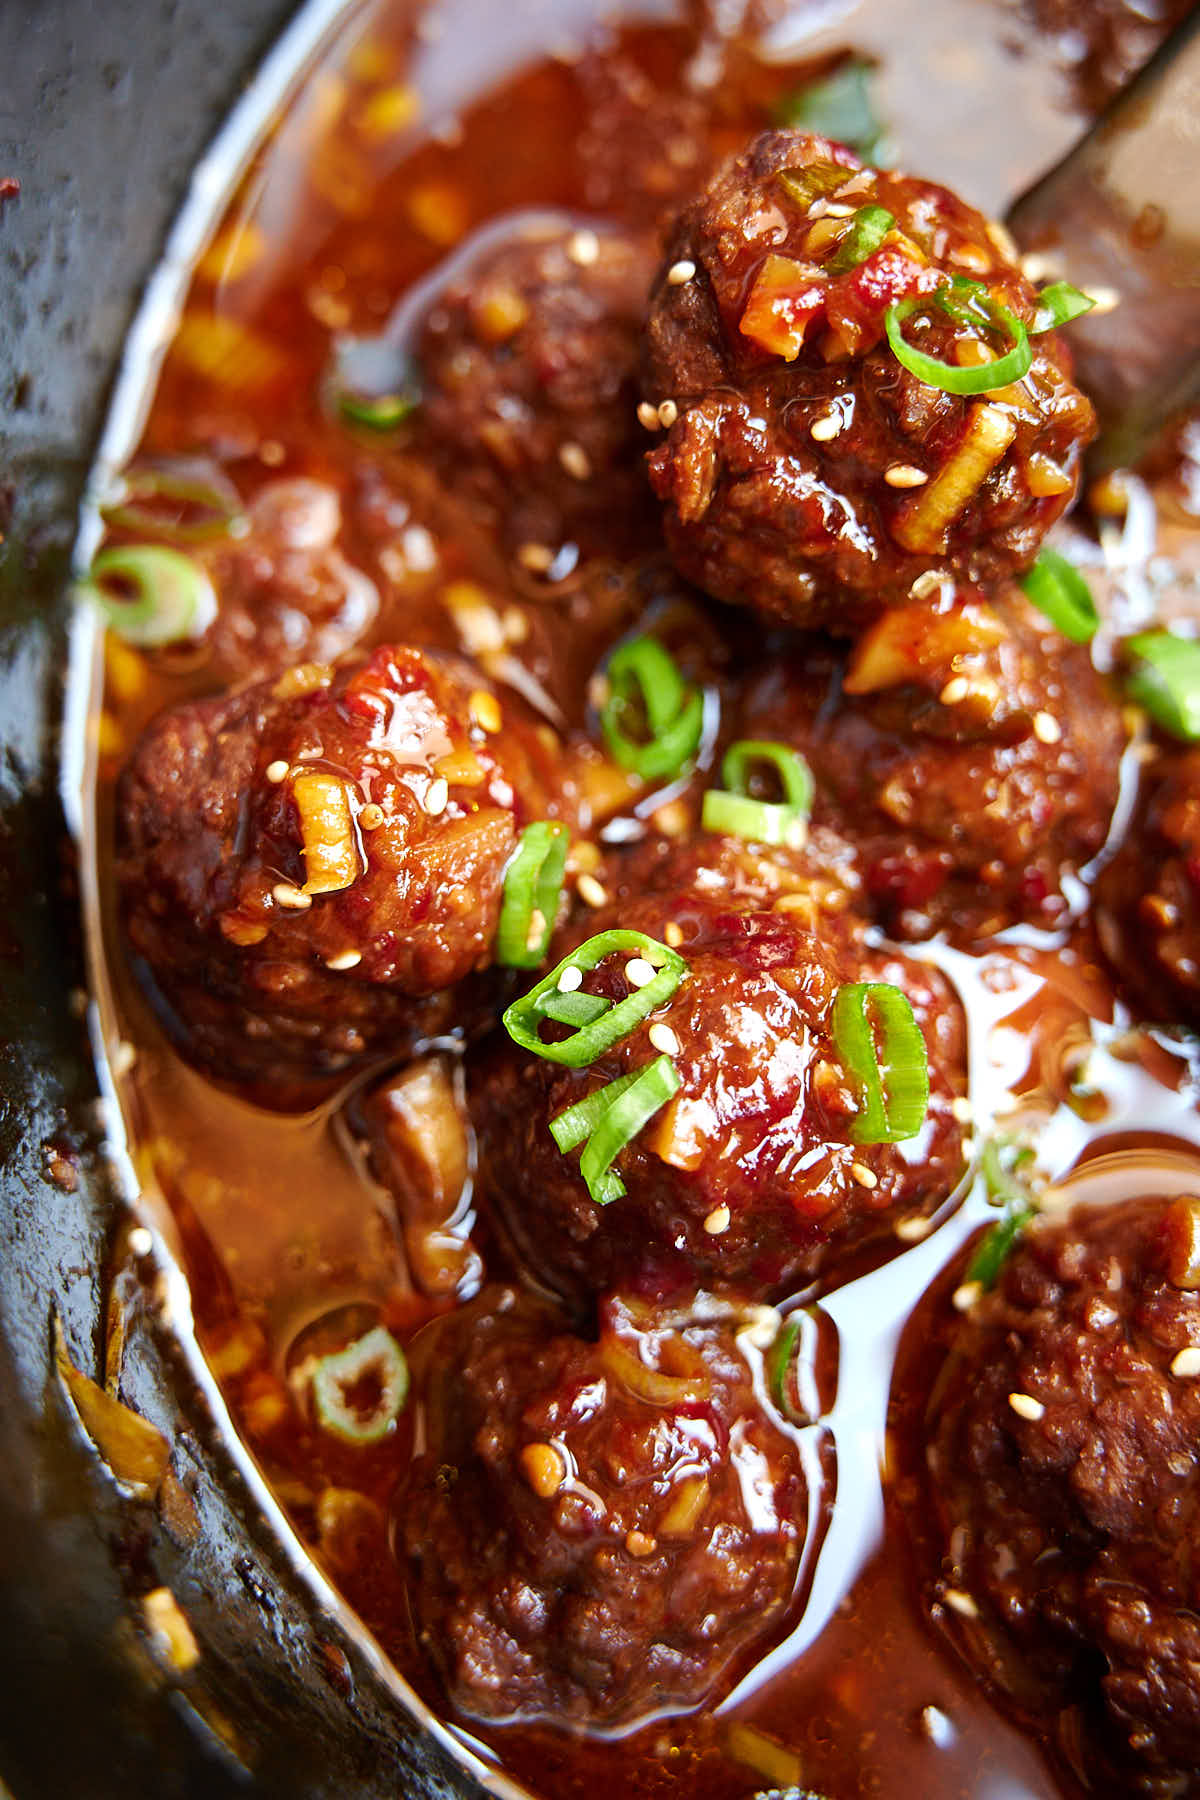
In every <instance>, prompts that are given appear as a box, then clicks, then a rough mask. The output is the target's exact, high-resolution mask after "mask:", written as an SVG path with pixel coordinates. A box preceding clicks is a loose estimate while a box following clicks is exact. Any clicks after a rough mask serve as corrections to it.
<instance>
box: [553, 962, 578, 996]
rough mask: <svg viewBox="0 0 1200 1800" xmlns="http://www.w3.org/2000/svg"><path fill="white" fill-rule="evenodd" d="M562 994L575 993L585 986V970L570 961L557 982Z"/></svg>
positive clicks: (556, 984)
mask: <svg viewBox="0 0 1200 1800" xmlns="http://www.w3.org/2000/svg"><path fill="white" fill-rule="evenodd" d="M555 986H556V987H557V989H558V991H559V993H560V994H573V993H575V992H576V991H577V990H578V989H579V988H581V987H582V986H583V970H582V969H577V968H576V967H575V964H574V963H568V964H567V966H566V968H565V969H564V970H563V972H562V974H561V975H560V976H559V978H558V980H557V981H556V983H555Z"/></svg>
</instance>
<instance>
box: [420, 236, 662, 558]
mask: <svg viewBox="0 0 1200 1800" xmlns="http://www.w3.org/2000/svg"><path fill="white" fill-rule="evenodd" d="M653 268H654V260H653V252H652V248H651V246H650V244H649V242H648V240H647V241H646V242H643V241H641V240H639V239H636V238H631V237H629V236H627V235H625V234H623V233H622V232H620V231H617V230H614V229H613V228H612V227H610V226H607V225H596V226H593V225H591V224H586V225H585V224H583V223H582V222H581V221H579V220H577V219H573V218H572V217H571V216H570V215H567V214H563V215H544V214H543V215H536V216H535V217H534V218H533V219H532V220H531V221H529V222H528V223H527V224H526V225H525V226H524V228H523V229H522V228H519V227H518V226H517V225H506V227H505V235H504V236H503V237H502V238H500V239H499V241H497V238H496V231H495V228H494V227H493V228H492V229H491V230H490V231H489V232H488V234H487V235H486V237H485V238H484V239H483V242H482V245H481V246H479V247H477V248H476V250H475V251H474V253H473V254H472V253H470V252H468V255H467V258H466V260H465V262H464V263H462V264H460V265H459V267H458V270H457V273H456V274H455V275H454V276H453V278H452V279H451V280H450V282H449V283H448V284H447V286H446V287H445V288H444V289H443V290H442V291H441V292H440V293H439V295H438V297H437V299H436V301H435V302H434V304H433V305H432V307H431V308H430V310H429V312H428V315H427V317H426V319H425V321H424V325H423V328H422V330H421V332H420V336H419V339H418V343H417V357H418V361H419V365H420V371H421V382H422V391H423V405H422V418H423V421H424V426H425V428H426V429H427V431H428V433H429V434H430V437H431V438H432V441H433V443H434V445H435V448H436V451H437V453H438V454H439V456H440V458H441V459H442V460H443V461H444V462H445V464H446V472H447V474H448V476H449V478H450V479H451V481H452V482H453V483H454V484H455V485H456V486H458V487H460V488H461V487H463V486H464V485H465V486H466V487H467V488H468V489H469V490H470V491H471V492H472V493H473V495H474V496H475V497H476V498H477V499H478V500H480V501H481V502H482V503H483V504H484V505H485V506H487V507H488V508H489V509H490V510H491V511H492V512H493V513H494V515H495V516H496V519H497V521H498V523H499V525H500V528H501V531H502V534H503V536H504V539H505V541H506V542H507V544H508V545H509V547H510V549H515V550H516V551H517V552H518V553H523V554H524V556H525V558H526V559H527V560H530V565H531V566H534V564H533V562H532V559H533V558H534V557H536V556H538V555H540V553H541V552H543V551H550V552H552V553H554V554H555V555H558V554H559V553H560V552H562V553H563V554H568V555H569V554H570V552H569V551H567V552H563V546H564V545H566V544H568V542H570V543H574V544H575V545H576V547H577V548H578V546H579V545H580V544H582V546H583V547H584V548H587V549H595V548H606V549H616V548H619V547H620V546H621V545H624V546H625V547H632V546H633V545H634V544H635V543H636V542H637V541H638V538H639V535H644V530H643V532H642V533H640V534H639V531H638V529H637V528H638V525H639V522H640V523H641V525H642V526H643V527H644V526H645V523H646V520H647V518H648V516H649V511H650V507H651V501H650V496H649V494H648V492H647V490H646V484H645V478H644V476H643V474H642V470H641V467H640V458H639V452H640V451H641V449H642V448H643V445H644V439H645V433H644V432H643V430H642V428H641V426H640V425H639V424H638V422H637V347H638V337H639V333H640V330H641V323H642V319H643V317H644V314H645V306H646V294H647V292H648V290H649V286H650V278H651V275H652V273H653ZM553 567H554V565H553V564H551V568H552V569H553Z"/></svg>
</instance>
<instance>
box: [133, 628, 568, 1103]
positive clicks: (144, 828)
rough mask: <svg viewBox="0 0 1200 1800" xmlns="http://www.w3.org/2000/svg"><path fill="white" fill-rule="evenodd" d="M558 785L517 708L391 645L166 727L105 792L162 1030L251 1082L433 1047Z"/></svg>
mask: <svg viewBox="0 0 1200 1800" xmlns="http://www.w3.org/2000/svg"><path fill="white" fill-rule="evenodd" d="M562 780H563V777H562V776H561V775H557V776H556V775H555V774H554V772H553V769H552V766H551V763H550V759H549V755H548V752H547V750H546V747H545V745H544V743H543V741H542V739H541V738H540V737H539V735H538V732H537V730H536V728H535V727H534V726H533V724H532V723H531V721H530V720H529V718H528V717H527V715H526V713H525V710H524V708H523V706H522V704H521V703H520V702H519V701H517V700H516V699H515V698H514V697H512V696H506V697H505V698H504V699H503V701H501V700H500V699H498V698H497V696H496V695H495V694H494V693H493V692H492V690H491V689H490V688H489V687H488V685H487V684H486V683H485V682H483V681H481V680H480V678H479V677H478V675H477V674H476V673H475V672H474V671H473V670H472V668H471V667H470V665H469V664H467V663H465V662H461V661H459V660H457V659H455V658H451V657H444V656H435V655H433V654H422V653H421V652H419V651H415V650H411V649H404V648H399V647H395V646H389V645H384V646H382V647H381V648H379V649H378V650H376V651H375V652H373V654H372V655H371V656H370V657H368V658H367V659H366V660H365V661H360V662H357V663H354V664H352V665H349V666H348V667H344V668H342V669H340V670H337V671H334V670H331V669H330V668H328V667H326V666H323V665H320V664H307V665H302V666H301V667H299V668H297V669H294V670H291V671H289V672H288V673H287V674H286V675H284V676H282V677H281V678H280V679H279V680H278V681H276V682H273V683H267V682H264V683H261V684H259V685H257V686H254V687H249V688H245V689H242V690H241V691H240V692H237V693H234V694H232V695H227V696H220V697H216V698H213V699H207V700H200V701H196V702H193V703H191V704H188V705H185V706H181V707H177V708H175V709H173V710H171V711H168V712H166V713H163V714H162V715H160V717H159V718H158V719H156V720H155V721H154V722H153V723H152V724H151V726H150V727H149V729H148V730H147V732H146V733H145V735H144V736H143V738H142V739H141V741H140V743H139V744H138V745H137V747H136V749H135V751H134V754H133V757H132V759H131V761H130V763H129V765H128V767H127V768H126V769H125V771H124V773H123V775H122V778H121V782H120V786H119V791H118V820H119V843H118V861H117V875H118V881H119V885H120V894H121V908H122V916H123V922H124V926H125V930H126V933H127V936H128V940H129V943H130V946H131V948H132V950H133V951H134V953H135V955H136V956H137V957H138V958H139V959H140V961H141V963H142V965H143V967H144V969H145V971H146V972H147V973H148V974H149V976H150V977H151V978H152V981H153V983H154V985H155V987H156V989H157V992H158V995H159V997H160V998H161V1000H162V1001H163V1002H164V1004H165V1013H166V1019H167V1023H168V1025H169V1026H170V1027H173V1028H174V1031H175V1034H176V1035H177V1036H178V1037H179V1038H180V1039H181V1041H182V1045H183V1047H184V1048H185V1049H186V1050H187V1051H188V1052H189V1053H190V1054H191V1055H192V1056H194V1057H195V1058H197V1059H198V1060H199V1061H201V1062H204V1063H207V1064H209V1065H210V1066H212V1067H213V1068H214V1069H215V1070H216V1071H217V1072H218V1073H230V1074H236V1073H243V1074H248V1075H260V1076H264V1077H265V1078H268V1079H269V1078H271V1077H272V1076H273V1075H276V1074H282V1073H284V1072H286V1071H289V1070H290V1071H291V1072H293V1073H296V1074H303V1073H320V1072H323V1071H329V1070H332V1069H336V1068H338V1067H342V1066H344V1065H346V1064H347V1063H350V1062H352V1061H353V1060H354V1058H355V1057H356V1056H357V1055H359V1054H361V1053H362V1052H363V1051H364V1050H366V1049H368V1048H370V1047H372V1046H379V1045H387V1046H389V1047H391V1046H393V1045H400V1046H404V1045H406V1044H408V1043H409V1042H411V1041H412V1040H413V1038H414V1037H419V1036H422V1035H427V1034H428V1033H429V1032H430V1030H435V1031H436V1030H442V1029H446V1028H448V1027H449V1026H451V1025H452V1024H453V1023H454V1022H455V1021H456V1012H455V1007H454V1005H453V1004H452V1003H451V999H450V990H452V989H454V988H455V987H456V984H458V983H461V982H464V981H465V980H467V978H468V977H470V976H472V975H473V974H475V973H476V972H478V971H480V970H483V969H486V968H487V966H488V964H489V963H490V961H491V953H492V943H493V939H494V936H495V930H496V923H497V918H498V912H499V906H500V899H501V891H502V884H503V875H504V868H505V864H506V862H507V860H508V858H509V856H510V855H511V853H512V850H513V847H514V844H515V842H516V836H517V833H518V832H519V831H520V830H521V829H522V827H523V826H524V825H525V824H526V823H527V822H528V821H529V820H530V819H533V818H538V817H542V816H547V815H549V814H550V813H552V812H553V811H554V810H555V809H556V807H557V806H558V805H559V804H560V788H559V786H558V785H556V784H557V783H561V781H562ZM461 998H462V1002H463V1015H464V1017H465V1018H466V1019H467V1020H469V1019H470V1018H471V1016H472V1005H471V995H470V993H467V994H464V995H462V996H461ZM475 1011H476V1012H478V1005H477V1004H476V1006H475Z"/></svg>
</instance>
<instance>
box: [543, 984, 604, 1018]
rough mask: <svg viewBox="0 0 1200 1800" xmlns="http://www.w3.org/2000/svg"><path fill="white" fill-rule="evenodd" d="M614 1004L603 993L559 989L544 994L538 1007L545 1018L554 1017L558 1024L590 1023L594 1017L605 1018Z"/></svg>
mask: <svg viewBox="0 0 1200 1800" xmlns="http://www.w3.org/2000/svg"><path fill="white" fill-rule="evenodd" d="M611 1006H612V1001H611V1000H605V999H604V997H603V995H601V994H577V993H571V994H560V993H558V992H557V990H556V991H555V992H554V993H551V994H543V995H542V997H541V999H540V1000H539V1001H538V1003H537V1009H538V1011H539V1012H540V1013H541V1015H542V1017H543V1019H553V1020H554V1023H555V1024H556V1025H573V1026H580V1025H590V1024H591V1023H592V1021H593V1020H594V1019H600V1018H603V1016H604V1014H605V1013H606V1012H607V1011H608V1010H609V1008H610V1007H611Z"/></svg>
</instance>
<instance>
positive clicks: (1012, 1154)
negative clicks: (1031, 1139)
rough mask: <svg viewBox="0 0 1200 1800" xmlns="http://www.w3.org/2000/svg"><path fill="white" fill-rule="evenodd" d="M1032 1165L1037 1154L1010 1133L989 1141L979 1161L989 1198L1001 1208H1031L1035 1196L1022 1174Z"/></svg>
mask: <svg viewBox="0 0 1200 1800" xmlns="http://www.w3.org/2000/svg"><path fill="white" fill-rule="evenodd" d="M1032 1161H1033V1151H1032V1150H1031V1149H1030V1148H1029V1145H1028V1144H1023V1143H1022V1142H1021V1140H1020V1139H1019V1138H1015V1137H1012V1136H1011V1135H1010V1134H1009V1133H1007V1132H1001V1133H1000V1134H999V1135H998V1136H996V1137H990V1138H989V1139H988V1140H987V1143H986V1144H985V1145H984V1146H983V1152H982V1154H981V1155H980V1158H979V1169H980V1173H981V1174H982V1176H983V1179H984V1182H985V1184H986V1186H987V1191H988V1194H989V1196H990V1197H991V1199H993V1200H994V1201H995V1202H996V1204H997V1205H998V1206H1017V1207H1028V1206H1031V1205H1032V1204H1033V1195H1032V1194H1031V1193H1030V1191H1029V1189H1028V1187H1027V1186H1026V1185H1025V1182H1024V1181H1023V1180H1022V1179H1021V1176H1020V1174H1019V1173H1018V1171H1019V1170H1021V1169H1023V1168H1024V1166H1025V1164H1026V1163H1031V1162H1032Z"/></svg>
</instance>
